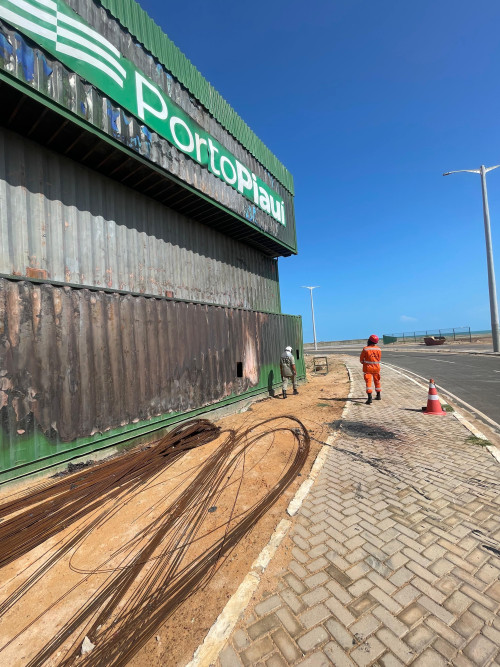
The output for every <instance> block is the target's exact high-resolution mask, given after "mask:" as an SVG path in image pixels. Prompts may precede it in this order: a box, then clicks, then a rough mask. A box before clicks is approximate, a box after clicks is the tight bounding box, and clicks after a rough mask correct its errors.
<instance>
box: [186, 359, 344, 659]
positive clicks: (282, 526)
mask: <svg viewBox="0 0 500 667" xmlns="http://www.w3.org/2000/svg"><path fill="white" fill-rule="evenodd" d="M345 368H346V371H347V375H348V377H349V394H348V398H351V396H352V378H351V373H350V371H349V368H348V367H347V365H346V366H345ZM348 405H349V404H348V403H346V404H345V405H344V409H343V410H342V415H341V417H340V419H341V420H342V419H344V415H345V413H346V410H347V408H348ZM337 433H338V431H335V432H334V433H332V434H331V435H330V436H329V437H328V439H327V441H326V442H327V444H326V445H324V446H323V447H322V448H321V449H320V451H319V452H318V455H317V456H316V459H315V460H314V463H313V466H312V468H311V471H310V472H309V475H308V477H307V479H306V480H305V482H303V483H302V484H301V485H300V487H299V488H298V490H297V492H296V493H295V495H294V497H293V498H292V500H291V501H290V503H289V504H288V508H287V510H286V511H287V513H288V514H289V515H290V516H295V514H297V512H298V511H299V509H300V507H301V505H302V503H303V502H304V499H305V497H306V496H307V494H308V493H309V491H310V489H311V487H312V485H313V484H314V481H315V479H316V478H317V476H318V475H319V473H320V471H321V468H322V467H323V465H324V463H325V461H326V457H327V455H328V450H329V446H328V445H331V444H332V443H333V441H334V440H335V438H336V436H337ZM291 525H292V522H291V521H289V520H288V519H282V520H281V521H280V522H279V524H278V525H277V527H276V529H275V531H274V533H273V534H272V535H271V539H270V540H269V542H268V543H267V545H266V546H265V547H264V548H263V549H262V551H261V552H260V554H259V555H258V556H257V558H256V559H255V560H254V562H253V563H252V567H251V568H250V572H249V573H248V574H247V575H246V577H245V578H244V579H243V581H242V582H241V584H240V585H239V586H238V589H237V590H236V592H235V593H234V594H233V595H232V596H231V597H230V598H229V600H228V602H227V603H226V606H225V607H224V609H223V610H222V611H221V613H220V614H219V616H218V618H217V620H216V621H215V623H214V624H213V625H212V627H211V628H210V630H209V631H208V633H207V635H206V637H205V639H204V640H203V643H202V644H200V646H198V648H197V649H196V651H195V652H194V655H193V658H192V660H191V661H190V662H188V663H187V665H186V667H210V665H214V664H215V662H216V660H217V658H218V656H219V653H220V652H221V651H222V649H223V648H224V646H225V644H226V643H227V640H228V639H229V637H230V635H231V632H232V631H233V630H234V628H235V626H236V623H237V622H238V620H239V618H240V616H241V614H242V613H243V612H244V611H245V609H246V608H247V606H248V604H249V602H250V600H251V599H252V595H253V594H254V593H255V591H256V590H257V587H258V585H259V584H260V579H261V575H262V574H263V573H264V571H265V569H266V568H267V566H268V565H269V563H270V562H271V559H272V557H273V556H274V554H275V553H276V551H277V549H278V547H279V545H280V544H281V542H282V541H283V538H284V537H285V536H286V535H287V533H288V531H289V530H290V527H291Z"/></svg>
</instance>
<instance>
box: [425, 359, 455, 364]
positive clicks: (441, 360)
mask: <svg viewBox="0 0 500 667" xmlns="http://www.w3.org/2000/svg"><path fill="white" fill-rule="evenodd" d="M429 361H440V362H441V363H442V364H455V363H456V362H455V361H445V360H444V359H429Z"/></svg>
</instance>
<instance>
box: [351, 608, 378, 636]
mask: <svg viewBox="0 0 500 667" xmlns="http://www.w3.org/2000/svg"><path fill="white" fill-rule="evenodd" d="M379 627H380V619H378V618H375V616H373V615H372V614H366V615H365V616H363V617H362V618H361V619H360V620H359V621H356V623H353V624H352V625H351V626H350V628H349V630H350V632H352V634H353V635H355V636H356V639H357V640H358V642H362V641H364V640H365V639H366V638H367V637H368V636H369V635H371V634H373V633H374V632H375V630H377V629H378V628H379Z"/></svg>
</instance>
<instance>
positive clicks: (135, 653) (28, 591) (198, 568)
mask: <svg viewBox="0 0 500 667" xmlns="http://www.w3.org/2000/svg"><path fill="white" fill-rule="evenodd" d="M328 359H329V365H330V368H329V373H328V374H327V375H320V374H317V375H314V374H312V373H311V372H310V370H311V364H312V359H311V358H309V359H308V361H307V363H308V366H309V371H308V382H307V383H306V384H303V385H302V386H301V387H300V388H299V395H298V396H293V395H291V392H289V398H288V399H286V400H283V399H282V398H281V396H280V395H277V396H276V397H274V398H271V397H269V398H266V399H264V400H261V401H259V402H256V403H254V404H253V405H252V406H251V407H250V408H249V409H248V410H247V411H246V412H244V413H239V414H234V415H231V416H229V417H226V418H224V419H221V420H219V421H218V422H217V426H218V427H220V429H221V434H220V436H219V437H218V438H217V439H216V440H214V441H212V442H210V443H208V444H205V445H203V446H200V447H198V448H196V449H192V450H190V451H187V452H185V453H184V454H183V455H182V456H178V457H177V458H176V459H175V460H174V462H173V463H170V464H168V465H165V466H164V468H161V469H160V470H159V471H157V472H155V473H154V474H152V475H151V476H150V477H148V478H147V479H142V478H141V480H140V482H137V483H134V484H133V485H132V486H130V485H128V486H127V485H123V487H122V486H120V485H119V484H118V487H117V485H116V484H115V485H114V486H113V482H112V480H111V479H110V484H111V486H112V487H113V489H114V490H113V493H112V494H111V493H108V492H107V490H106V489H104V491H103V492H102V497H99V498H98V502H96V503H94V504H89V509H88V512H84V513H83V514H80V515H78V518H77V519H74V520H73V519H72V520H67V519H64V521H62V522H61V526H60V528H58V532H57V533H55V534H53V535H52V536H51V537H49V539H45V540H43V539H40V540H39V541H38V542H37V543H36V544H34V545H33V548H30V549H24V551H23V552H22V554H21V555H20V556H19V557H17V558H15V559H14V560H12V561H11V562H8V563H7V564H5V565H4V567H3V568H2V569H1V570H0V613H1V620H0V664H2V665H9V667H16V666H23V667H24V666H26V665H33V666H34V665H37V666H38V665H54V666H55V665H71V664H79V665H101V664H106V665H118V664H130V665H134V666H135V667H139V666H141V667H142V666H143V665H148V666H151V667H156V666H158V667H159V665H163V666H167V667H168V666H170V665H184V664H186V663H187V662H188V661H189V660H190V659H191V657H192V655H193V652H194V651H195V649H196V648H197V646H198V645H199V644H200V643H201V642H202V641H203V639H204V637H205V635H206V633H207V631H208V630H209V628H210V627H211V625H212V623H213V622H214V621H215V619H216V618H217V616H218V615H219V613H220V612H221V610H222V609H223V607H224V605H225V604H226V602H227V600H228V599H229V597H230V596H231V595H232V594H233V593H234V592H235V590H236V589H237V587H238V585H239V584H240V583H241V581H242V579H243V578H244V576H245V575H246V573H247V572H248V570H249V569H250V566H251V564H252V562H253V561H254V560H255V558H256V557H257V555H258V554H259V553H260V551H261V549H262V548H263V547H264V546H265V544H266V543H267V541H268V540H269V537H270V536H271V534H272V532H273V530H274V528H275V527H276V525H277V524H278V522H279V521H280V519H281V518H283V516H284V515H285V510H286V506H287V504H288V502H289V501H290V499H291V497H292V496H293V494H294V493H295V491H296V490H297V488H298V486H299V485H300V484H301V482H302V481H304V479H305V478H306V477H307V475H308V472H309V470H310V468H311V466H312V464H313V462H314V459H315V457H316V455H317V453H318V451H319V449H320V447H321V444H320V443H321V442H322V441H324V440H326V438H327V437H328V434H329V431H331V428H332V423H334V422H335V421H336V420H338V419H339V418H340V416H341V412H342V408H343V406H344V404H345V398H346V397H347V394H348V391H349V383H348V378H347V373H346V370H345V367H344V365H343V363H342V362H341V360H340V359H339V358H337V357H335V356H334V355H329V356H328ZM268 420H271V421H268ZM295 420H299V422H301V423H302V424H303V425H304V427H305V429H306V430H307V432H308V434H309V436H310V437H311V441H310V449H309V451H308V452H306V455H304V456H303V457H302V458H301V459H300V470H299V471H298V472H295V468H294V467H293V466H294V462H296V461H297V460H298V459H299V458H300V456H302V455H301V454H300V451H302V450H301V447H302V448H303V443H304V433H303V431H302V427H301V425H300V423H299V422H297V421H295ZM263 422H266V423H263ZM242 432H246V435H245V437H243V438H240V439H238V437H236V436H235V435H234V434H235V433H236V434H241V433H242ZM233 441H234V446H233V445H231V443H232V442H233ZM228 443H229V444H228ZM301 443H302V444H301ZM232 446H233V449H231V447H232ZM140 451H141V452H144V451H147V450H145V449H144V447H142V449H141V450H140ZM221 452H227V456H226V454H224V457H222V458H221ZM129 455H130V454H129ZM102 465H103V464H99V465H96V466H94V467H93V468H92V469H91V470H92V471H96V470H97V469H99V468H100V467H101V466H102ZM292 470H293V471H294V472H293V475H292V474H291V473H290V471H292ZM72 479H73V477H68V480H72ZM74 479H75V483H74V485H73V484H72V485H70V488H71V487H72V486H75V487H78V485H79V484H80V483H81V482H80V479H81V477H80V478H77V477H75V478H74ZM84 479H85V478H84ZM285 479H289V483H287V485H284V482H283V480H285ZM200 480H201V481H200ZM53 482H54V480H52V479H47V480H44V481H43V482H40V480H37V482H36V485H35V484H33V485H32V487H28V488H18V489H15V491H12V490H11V491H9V488H7V489H6V490H4V491H3V493H2V495H1V496H0V503H5V502H6V500H14V499H16V498H19V497H20V496H21V495H22V494H26V493H27V492H29V491H32V490H33V489H35V488H36V489H40V488H41V486H44V485H47V484H52V483H53ZM283 485H284V488H282V487H283ZM200 489H201V491H200ZM186 498H188V502H187V503H186V502H185V499H186ZM181 501H182V503H181ZM53 502H57V499H55V500H54V501H53ZM180 504H182V507H184V505H185V506H186V509H185V510H184V509H183V513H182V514H181V515H180V516H178V515H177V514H176V511H177V509H178V507H179V506H180ZM64 509H66V508H64ZM22 511H23V510H19V511H18V513H17V515H16V517H19V516H20V515H21V513H22ZM28 516H29V515H28ZM16 517H15V518H16ZM12 519H13V517H12V515H8V514H7V515H5V516H4V518H3V520H2V522H1V523H0V529H2V528H3V527H4V526H5V524H6V522H8V521H9V520H12ZM24 520H25V521H26V517H25V519H24ZM25 530H28V531H29V530H35V528H34V527H33V528H29V529H25ZM239 531H242V532H243V534H240V532H239ZM235 535H237V537H234V536H235ZM231 540H233V541H231ZM152 545H153V546H152ZM3 547H5V544H4V545H3ZM144 554H147V557H146V556H145V555H144ZM141 559H143V560H141ZM273 567H279V563H276V564H274V563H273ZM132 571H133V573H134V574H133V576H132ZM117 590H119V591H120V595H119V596H117V594H116V591H117ZM115 598H116V599H115ZM85 636H90V638H91V640H92V641H93V643H94V644H95V648H94V649H93V650H92V651H91V652H90V653H88V654H87V655H85V656H83V657H79V654H80V647H81V645H82V641H83V639H84V637H85ZM77 656H78V657H77Z"/></svg>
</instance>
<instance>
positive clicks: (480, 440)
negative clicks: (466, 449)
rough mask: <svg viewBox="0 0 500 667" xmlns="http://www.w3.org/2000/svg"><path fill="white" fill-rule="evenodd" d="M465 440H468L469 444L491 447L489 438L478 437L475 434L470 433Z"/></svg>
mask: <svg viewBox="0 0 500 667" xmlns="http://www.w3.org/2000/svg"><path fill="white" fill-rule="evenodd" d="M465 442H468V443H469V444H470V445H479V446H480V447H491V446H492V443H491V442H490V441H489V440H484V439H483V438H478V437H477V436H475V435H470V436H469V437H468V438H467V440H466V441H465Z"/></svg>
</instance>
